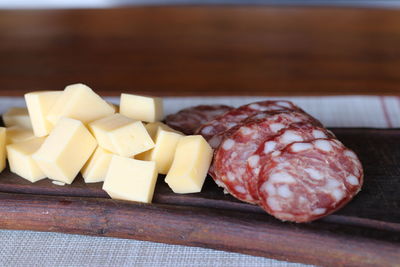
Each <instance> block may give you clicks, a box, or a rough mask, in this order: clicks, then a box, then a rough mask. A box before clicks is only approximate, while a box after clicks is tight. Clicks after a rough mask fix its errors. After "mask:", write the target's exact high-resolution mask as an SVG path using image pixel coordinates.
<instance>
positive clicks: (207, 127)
mask: <svg viewBox="0 0 400 267" xmlns="http://www.w3.org/2000/svg"><path fill="white" fill-rule="evenodd" d="M278 110H290V111H299V112H304V111H302V110H301V109H300V108H299V107H297V106H296V105H294V104H293V103H292V102H290V101H285V100H279V101H261V102H255V103H251V104H247V105H244V106H240V107H238V108H236V109H232V110H230V111H228V112H226V113H225V114H223V115H220V116H218V117H216V118H215V119H214V120H212V121H210V122H208V123H205V124H204V125H202V126H201V127H200V128H199V129H198V130H197V132H196V133H197V134H201V135H202V136H203V137H204V138H205V139H206V140H207V141H209V140H210V139H211V138H212V137H213V136H215V135H221V133H223V132H225V131H227V130H229V129H231V128H233V127H235V126H237V125H239V124H240V122H242V121H244V120H245V119H247V118H248V117H250V116H252V115H255V114H258V113H262V112H266V111H278ZM210 145H211V146H212V147H214V148H216V147H218V145H219V142H216V141H212V142H211V143H210Z"/></svg>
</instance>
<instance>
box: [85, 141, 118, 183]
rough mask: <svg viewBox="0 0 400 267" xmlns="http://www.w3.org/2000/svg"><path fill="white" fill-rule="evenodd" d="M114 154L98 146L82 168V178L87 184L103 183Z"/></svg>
mask: <svg viewBox="0 0 400 267" xmlns="http://www.w3.org/2000/svg"><path fill="white" fill-rule="evenodd" d="M112 156H113V154H112V153H111V152H109V151H107V150H105V149H103V148H101V147H100V146H98V147H97V148H96V150H95V152H94V153H93V155H92V156H91V157H90V159H89V160H88V161H87V162H86V164H85V166H84V167H83V168H82V171H81V173H82V176H83V179H84V180H85V182H86V183H97V182H103V181H104V179H105V177H106V174H107V171H108V166H109V165H110V162H111V158H112Z"/></svg>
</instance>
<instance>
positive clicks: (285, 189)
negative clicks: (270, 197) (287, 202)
mask: <svg viewBox="0 0 400 267" xmlns="http://www.w3.org/2000/svg"><path fill="white" fill-rule="evenodd" d="M278 195H280V196H281V197H284V198H289V197H291V196H292V195H293V192H292V191H290V189H289V186H288V185H287V184H284V185H281V186H279V187H278Z"/></svg>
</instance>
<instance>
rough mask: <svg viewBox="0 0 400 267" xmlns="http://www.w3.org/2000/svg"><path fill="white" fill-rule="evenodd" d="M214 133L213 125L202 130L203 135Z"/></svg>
mask: <svg viewBox="0 0 400 267" xmlns="http://www.w3.org/2000/svg"><path fill="white" fill-rule="evenodd" d="M213 131H214V127H213V126H211V125H209V126H207V127H204V128H203V129H202V130H201V133H202V134H207V135H208V134H211V133H212V132H213Z"/></svg>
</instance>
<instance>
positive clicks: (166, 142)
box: [137, 126, 183, 174]
mask: <svg viewBox="0 0 400 267" xmlns="http://www.w3.org/2000/svg"><path fill="white" fill-rule="evenodd" d="M182 137H183V136H182V135H181V134H179V133H176V132H175V131H168V130H166V128H163V127H162V126H158V131H157V134H156V136H155V138H154V142H155V147H154V148H153V149H151V150H149V151H146V152H144V153H142V154H140V157H137V158H138V159H142V160H151V161H155V162H156V166H157V171H158V173H161V174H167V172H168V171H169V168H170V167H171V164H172V160H173V159H174V154H175V149H176V145H177V144H178V142H179V140H180V139H181V138H182Z"/></svg>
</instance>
